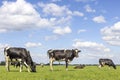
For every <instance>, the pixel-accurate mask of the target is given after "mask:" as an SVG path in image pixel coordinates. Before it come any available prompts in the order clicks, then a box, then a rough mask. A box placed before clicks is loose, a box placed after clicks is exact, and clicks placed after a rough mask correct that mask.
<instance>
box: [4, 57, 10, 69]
mask: <svg viewBox="0 0 120 80" xmlns="http://www.w3.org/2000/svg"><path fill="white" fill-rule="evenodd" d="M9 65H10V62H9V56H6V57H5V67H6V69H7V71H10V67H9Z"/></svg>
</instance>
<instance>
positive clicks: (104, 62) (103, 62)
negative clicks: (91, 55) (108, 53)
mask: <svg viewBox="0 0 120 80" xmlns="http://www.w3.org/2000/svg"><path fill="white" fill-rule="evenodd" d="M104 65H108V66H109V67H110V66H112V67H113V68H114V69H116V65H115V64H114V63H113V61H112V60H111V59H99V68H101V67H103V66H104Z"/></svg>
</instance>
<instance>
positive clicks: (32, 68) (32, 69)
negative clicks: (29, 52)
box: [30, 62, 36, 72]
mask: <svg viewBox="0 0 120 80" xmlns="http://www.w3.org/2000/svg"><path fill="white" fill-rule="evenodd" d="M30 69H31V72H36V63H35V62H32V63H31V65H30Z"/></svg>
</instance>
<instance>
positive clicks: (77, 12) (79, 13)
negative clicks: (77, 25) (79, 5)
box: [73, 11, 84, 16]
mask: <svg viewBox="0 0 120 80" xmlns="http://www.w3.org/2000/svg"><path fill="white" fill-rule="evenodd" d="M73 15H75V16H84V14H83V13H82V12H79V11H74V12H73Z"/></svg>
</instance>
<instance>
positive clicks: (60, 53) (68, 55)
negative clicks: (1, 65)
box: [47, 49, 81, 71]
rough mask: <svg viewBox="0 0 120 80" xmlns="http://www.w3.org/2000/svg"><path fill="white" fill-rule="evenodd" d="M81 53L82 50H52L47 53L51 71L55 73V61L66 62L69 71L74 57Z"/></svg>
mask: <svg viewBox="0 0 120 80" xmlns="http://www.w3.org/2000/svg"><path fill="white" fill-rule="evenodd" d="M79 52H81V50H78V49H72V50H70V49H67V50H66V49H65V50H53V49H50V50H48V51H47V54H48V56H49V60H50V62H49V64H50V70H51V71H53V67H52V64H53V62H54V61H65V64H66V70H68V63H69V61H72V60H73V59H74V57H78V53H79Z"/></svg>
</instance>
